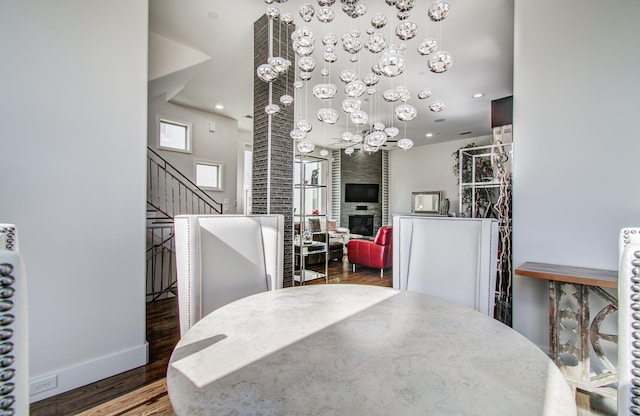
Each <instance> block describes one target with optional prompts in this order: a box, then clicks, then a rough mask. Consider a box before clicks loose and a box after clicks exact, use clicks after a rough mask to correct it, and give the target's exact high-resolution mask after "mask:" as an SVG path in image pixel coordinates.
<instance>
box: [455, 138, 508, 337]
mask: <svg viewBox="0 0 640 416" xmlns="http://www.w3.org/2000/svg"><path fill="white" fill-rule="evenodd" d="M488 148H490V149H491V151H490V153H488ZM461 151H464V153H465V155H464V157H463V158H462V161H461V160H460V153H461ZM467 155H469V157H466V156H467ZM452 156H454V158H455V163H454V165H453V173H454V174H455V175H456V178H457V179H458V185H460V184H461V183H462V184H472V183H473V184H476V185H477V184H481V185H485V186H479V187H477V186H462V187H461V192H460V195H459V197H460V199H461V201H462V204H461V206H462V211H463V212H462V213H461V214H466V215H468V216H470V217H474V218H496V219H497V220H498V221H499V225H500V226H499V240H500V241H499V249H498V271H497V281H496V292H497V295H496V309H495V313H494V316H495V318H496V319H498V320H499V321H501V322H503V323H504V324H506V325H509V326H511V324H512V317H511V309H512V305H511V300H512V293H511V292H512V287H511V286H512V277H511V276H512V271H513V265H512V252H511V231H512V229H511V171H510V169H508V167H509V154H508V152H507V151H506V150H505V146H504V145H503V143H502V142H501V141H500V140H496V141H495V144H494V146H493V147H491V146H476V144H475V143H469V144H467V145H466V146H463V147H461V148H460V149H458V150H457V151H456V152H454V153H453V155H452ZM487 184H495V185H496V186H486V185H487ZM474 193H475V195H474Z"/></svg>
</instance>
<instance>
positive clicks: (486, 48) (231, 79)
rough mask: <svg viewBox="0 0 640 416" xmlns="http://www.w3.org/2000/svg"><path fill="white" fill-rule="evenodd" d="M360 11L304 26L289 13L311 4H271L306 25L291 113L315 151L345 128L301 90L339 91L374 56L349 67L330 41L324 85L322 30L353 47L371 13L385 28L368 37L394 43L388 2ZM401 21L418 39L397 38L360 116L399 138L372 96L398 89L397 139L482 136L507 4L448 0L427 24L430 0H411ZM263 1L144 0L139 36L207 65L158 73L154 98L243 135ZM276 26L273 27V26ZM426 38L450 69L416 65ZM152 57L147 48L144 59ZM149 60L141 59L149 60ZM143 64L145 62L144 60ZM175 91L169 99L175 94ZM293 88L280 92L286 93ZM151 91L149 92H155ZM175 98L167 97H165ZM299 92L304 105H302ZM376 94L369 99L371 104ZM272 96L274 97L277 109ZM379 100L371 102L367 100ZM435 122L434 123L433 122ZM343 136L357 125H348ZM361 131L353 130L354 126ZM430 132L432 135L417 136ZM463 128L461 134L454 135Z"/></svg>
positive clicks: (508, 57)
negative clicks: (387, 69) (320, 115)
mask: <svg viewBox="0 0 640 416" xmlns="http://www.w3.org/2000/svg"><path fill="white" fill-rule="evenodd" d="M360 2H361V3H364V4H366V5H367V6H368V9H369V10H368V13H367V14H366V15H364V16H362V17H359V18H356V19H353V18H350V17H348V16H346V14H345V13H343V12H342V10H341V6H342V3H341V2H340V1H336V3H335V4H334V5H333V6H332V8H333V9H334V10H335V13H336V18H335V20H334V22H332V23H320V22H319V21H318V20H317V19H316V18H314V19H313V20H312V21H311V22H309V23H304V22H303V21H302V19H301V18H300V16H299V14H298V9H299V7H300V6H301V5H302V4H305V3H309V4H312V5H313V6H314V7H315V8H316V9H317V8H318V7H319V6H318V3H317V2H316V1H310V0H307V1H303V0H290V1H285V2H284V3H280V4H279V3H274V4H273V6H277V7H279V8H280V10H281V12H289V13H291V14H293V15H294V17H295V18H296V20H295V24H296V25H297V26H298V27H299V26H303V25H304V26H308V27H310V28H311V29H312V31H313V33H314V34H315V37H316V46H315V52H314V55H313V56H314V58H315V60H316V63H317V67H316V69H315V71H314V72H313V74H314V75H313V78H312V79H311V80H310V81H308V85H309V86H308V88H309V91H308V92H307V93H305V92H304V91H305V89H304V88H303V89H301V90H299V91H300V92H302V93H301V94H300V97H301V98H299V99H298V100H299V101H297V102H298V103H304V104H303V105H298V108H300V109H304V108H306V109H307V113H306V114H305V113H304V111H301V110H298V111H297V118H298V119H300V118H303V119H307V120H309V121H311V122H312V123H313V125H314V130H313V131H312V132H311V134H310V136H309V139H311V140H313V141H315V142H316V144H317V145H319V146H326V147H334V148H335V147H345V146H346V144H344V143H341V142H340V140H338V138H339V137H340V136H341V134H342V132H343V131H345V130H346V129H347V121H346V120H347V117H346V113H344V112H342V111H341V110H340V104H341V102H342V99H343V97H344V96H343V95H340V94H339V95H338V96H337V97H336V98H335V99H334V100H332V102H331V103H321V102H319V101H318V100H317V99H315V98H314V97H313V94H312V93H311V91H310V89H311V88H312V87H313V86H314V85H316V84H318V83H323V82H331V83H334V84H336V85H337V86H338V90H339V91H340V93H342V91H343V89H344V84H343V83H342V82H341V81H340V80H339V78H338V77H339V74H340V72H341V71H342V69H344V68H346V67H349V68H352V69H356V72H358V73H359V75H360V77H362V76H364V75H366V74H367V73H370V72H371V70H370V68H371V65H372V64H373V63H374V61H376V60H377V59H378V58H379V54H371V53H370V52H368V51H367V50H366V49H365V48H363V49H362V50H361V51H360V52H359V54H358V57H359V59H358V62H357V63H355V64H354V63H352V62H350V61H349V56H350V55H349V54H347V53H346V52H345V51H344V50H342V47H341V43H340V42H338V45H337V46H336V52H337V53H338V61H337V62H335V63H333V64H330V65H328V66H327V68H328V69H329V70H330V73H331V75H330V79H329V77H327V80H326V81H324V80H323V77H322V75H320V69H321V68H323V67H324V65H325V63H324V60H323V58H322V53H323V51H324V47H323V46H322V42H321V38H322V35H323V34H324V33H327V32H330V33H333V34H335V35H337V36H338V38H340V37H341V35H342V34H343V33H346V32H348V31H350V30H352V29H355V28H358V29H360V31H361V38H360V39H361V40H362V41H363V43H364V42H365V41H366V39H367V38H368V35H367V33H366V29H367V28H368V27H370V26H371V24H370V21H371V18H372V17H373V16H374V15H375V14H376V13H383V14H385V15H386V16H387V18H388V21H389V23H388V24H387V26H386V27H384V28H382V29H381V30H379V31H378V32H380V33H381V34H383V35H384V36H385V38H386V39H387V43H389V42H390V41H394V42H396V43H401V42H400V41H399V40H398V38H397V37H396V36H395V35H394V34H393V31H394V29H395V26H396V25H397V23H398V22H399V20H398V19H397V18H396V12H397V10H396V9H395V7H392V6H389V5H387V4H386V3H385V0H360ZM415 3H416V5H415V7H414V8H413V10H412V11H411V16H410V17H409V19H408V20H411V21H414V22H416V23H417V24H418V35H417V36H416V37H415V38H413V39H411V40H408V41H405V42H404V43H405V44H406V51H405V57H406V59H407V70H406V71H405V74H403V75H401V76H399V77H396V78H385V77H382V76H381V77H380V78H381V81H380V83H379V84H378V85H377V86H376V89H377V93H376V94H375V95H373V96H368V95H367V94H365V95H363V96H362V97H360V98H361V100H366V101H363V103H362V109H363V110H365V111H366V112H368V113H370V114H374V113H376V110H377V113H378V115H377V116H376V117H377V118H374V117H373V116H372V117H371V118H370V121H378V120H379V121H382V122H383V123H385V125H386V126H389V125H391V122H392V121H393V125H395V126H396V127H399V128H400V130H401V134H400V135H399V136H398V137H396V139H398V138H401V137H403V135H404V134H405V127H404V125H403V123H401V122H399V121H398V120H397V119H395V118H393V120H392V118H391V117H390V116H391V115H392V108H393V107H395V106H396V105H397V104H398V103H393V104H392V105H390V104H388V103H385V102H384V101H382V100H381V98H379V97H381V95H382V92H383V91H384V90H386V89H389V88H391V87H392V86H393V87H395V86H399V85H406V86H407V87H409V89H410V91H411V95H412V99H411V101H410V102H409V104H412V105H414V106H415V107H416V108H417V110H418V117H417V118H416V119H415V120H413V121H411V122H408V123H406V137H409V138H411V139H413V140H414V142H415V144H416V145H424V144H430V143H437V142H443V141H448V140H457V139H461V138H464V137H478V136H483V135H489V134H491V124H490V123H491V116H490V106H491V100H495V99H499V98H503V97H506V96H509V95H512V83H513V75H512V74H513V0H483V1H478V0H449V4H450V6H451V11H450V14H449V16H448V17H447V18H446V19H445V20H443V21H441V22H439V23H434V22H431V21H430V20H429V18H428V17H427V10H428V8H429V6H430V5H431V4H432V3H433V2H432V1H431V0H429V1H424V0H418V1H416V2H415ZM266 7H267V5H266V4H265V3H264V2H263V1H262V0H234V1H225V0H189V1H179V0H151V1H150V4H149V8H150V12H149V30H150V31H151V32H153V33H155V34H158V35H161V36H162V37H165V38H168V39H171V40H173V41H175V42H177V43H179V44H182V45H185V46H188V47H190V48H192V49H196V50H197V51H200V52H202V53H204V54H206V55H208V56H210V57H211V59H210V60H208V61H206V62H204V63H201V64H199V65H197V71H193V70H192V71H190V72H189V75H188V76H183V77H165V78H166V79H165V80H164V81H165V82H164V83H163V84H164V85H163V86H162V91H161V92H167V93H170V94H169V95H168V96H169V97H171V98H170V101H171V102H173V103H175V104H181V105H185V106H189V107H193V108H197V109H200V110H204V111H208V112H211V113H215V114H220V115H223V116H227V117H230V118H233V119H236V120H238V126H239V128H240V129H243V130H248V131H251V130H252V129H253V121H252V120H251V119H250V118H247V117H246V116H247V115H251V114H252V112H253V78H254V74H255V69H256V68H254V62H253V23H254V22H255V21H256V20H257V19H259V18H260V17H261V16H262V15H263V14H264V12H265V10H266ZM274 30H278V23H276V26H275V29H274ZM426 37H436V38H437V39H438V41H439V45H440V46H439V48H438V49H439V50H446V51H449V52H450V53H451V54H452V55H453V65H452V67H451V69H449V70H448V71H447V72H444V73H442V74H434V73H431V72H430V71H429V70H428V69H427V67H426V60H427V59H428V57H424V56H421V55H420V54H419V53H418V52H417V50H416V48H417V46H418V44H419V43H420V42H421V41H422V40H423V39H424V38H426ZM151 52H153V51H150V53H151ZM152 59H153V57H151V56H150V62H151V60H152ZM150 66H151V63H150ZM288 77H289V78H288V79H289V80H290V82H291V83H292V82H293V80H294V78H295V75H294V73H293V72H292V70H290V73H289V75H288ZM424 88H429V89H430V90H432V92H433V95H432V96H431V97H430V98H429V99H425V100H420V99H418V97H417V93H418V92H419V91H420V90H422V89H424ZM176 91H179V92H177V94H175V92H176ZM293 91H294V88H291V89H290V94H292V95H293ZM476 92H483V93H484V94H485V96H484V97H483V98H480V99H474V98H472V95H473V94H474V93H476ZM155 93H157V91H156V92H155ZM173 94H175V95H173ZM305 95H306V97H307V98H306V100H305V98H304V97H305ZM376 97H377V98H376ZM436 99H438V100H442V101H444V102H445V104H446V106H447V107H446V108H445V110H444V111H442V112H440V113H434V112H431V111H430V110H429V109H428V105H429V104H430V103H431V102H432V101H434V100H436ZM278 100H279V97H275V99H274V101H275V102H276V103H278V104H280V103H279V102H278ZM376 100H379V101H376ZM215 104H223V105H224V109H223V110H216V109H215V108H214V107H213V106H214V105H215ZM323 105H325V106H331V107H332V108H335V109H336V110H339V112H340V120H339V121H338V123H336V125H334V126H326V125H323V124H322V123H320V122H319V121H317V119H316V115H315V114H316V110H317V108H320V107H322V106H323ZM437 119H444V121H441V122H436V121H435V120H437ZM349 125H350V127H349V130H350V131H352V132H354V131H356V130H357V129H356V128H355V126H354V125H353V124H352V123H350V122H349ZM361 129H362V128H360V130H361ZM427 132H432V133H433V134H434V136H433V137H432V138H427V137H425V133H427ZM464 132H469V133H467V134H465V135H461V134H460V133H464Z"/></svg>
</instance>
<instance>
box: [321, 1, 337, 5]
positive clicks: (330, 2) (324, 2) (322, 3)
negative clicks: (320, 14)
mask: <svg viewBox="0 0 640 416" xmlns="http://www.w3.org/2000/svg"><path fill="white" fill-rule="evenodd" d="M335 2H336V0H318V5H320V6H332V5H333V3H335Z"/></svg>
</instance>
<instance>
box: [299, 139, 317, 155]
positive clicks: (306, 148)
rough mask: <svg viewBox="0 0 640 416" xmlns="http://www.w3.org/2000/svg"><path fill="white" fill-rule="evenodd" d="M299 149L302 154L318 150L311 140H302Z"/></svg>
mask: <svg viewBox="0 0 640 416" xmlns="http://www.w3.org/2000/svg"><path fill="white" fill-rule="evenodd" d="M297 147H298V151H299V152H300V153H311V152H313V149H315V148H316V145H315V144H313V143H312V142H310V141H309V140H300V141H299V142H298V146H297Z"/></svg>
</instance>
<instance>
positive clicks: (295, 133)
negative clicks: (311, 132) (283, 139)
mask: <svg viewBox="0 0 640 416" xmlns="http://www.w3.org/2000/svg"><path fill="white" fill-rule="evenodd" d="M289 135H290V136H291V138H292V139H293V140H295V141H298V140H302V139H304V138H305V137H307V133H305V132H304V131H302V130H300V129H293V130H291V132H290V133H289Z"/></svg>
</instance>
